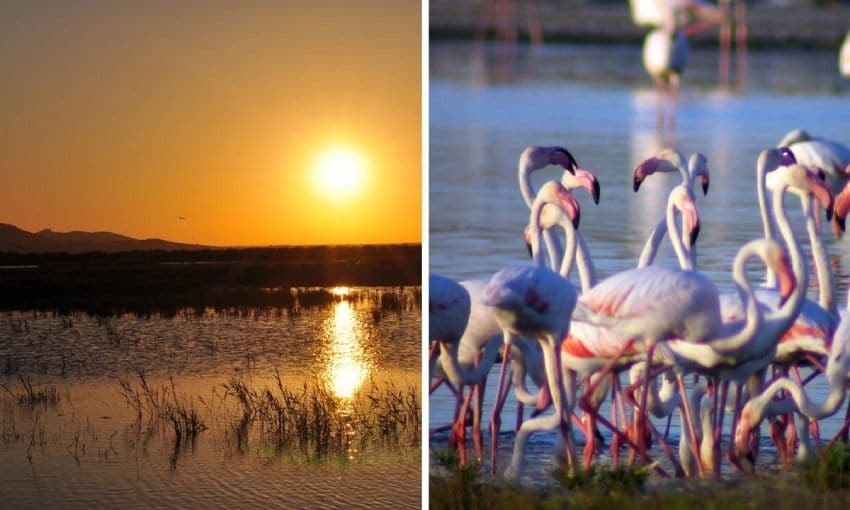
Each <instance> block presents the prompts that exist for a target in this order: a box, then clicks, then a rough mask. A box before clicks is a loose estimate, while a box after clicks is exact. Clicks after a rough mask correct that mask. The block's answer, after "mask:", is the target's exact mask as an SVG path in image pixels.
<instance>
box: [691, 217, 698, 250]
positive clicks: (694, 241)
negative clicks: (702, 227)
mask: <svg viewBox="0 0 850 510" xmlns="http://www.w3.org/2000/svg"><path fill="white" fill-rule="evenodd" d="M698 237H699V222H697V224H696V225H694V228H693V230H691V246H694V245H695V244H697V238H698Z"/></svg>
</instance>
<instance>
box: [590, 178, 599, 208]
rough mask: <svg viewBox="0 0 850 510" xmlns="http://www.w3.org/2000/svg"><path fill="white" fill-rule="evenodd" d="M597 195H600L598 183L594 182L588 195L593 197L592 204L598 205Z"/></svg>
mask: <svg viewBox="0 0 850 510" xmlns="http://www.w3.org/2000/svg"><path fill="white" fill-rule="evenodd" d="M599 193H600V188H599V181H597V180H594V181H593V191H592V192H591V193H590V195H591V196H592V197H593V203H594V204H598V203H599Z"/></svg>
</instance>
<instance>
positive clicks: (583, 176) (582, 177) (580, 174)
mask: <svg viewBox="0 0 850 510" xmlns="http://www.w3.org/2000/svg"><path fill="white" fill-rule="evenodd" d="M575 177H576V180H577V181H578V182H579V183H580V184H581V186H582V187H583V188H584V189H586V190H587V192H588V193H590V197H591V198H593V203H594V204H598V203H599V181H598V180H597V179H596V176H595V175H593V174H592V173H591V172H588V171H587V170H585V169H584V168H576V173H575ZM561 184H563V181H562V183H561Z"/></svg>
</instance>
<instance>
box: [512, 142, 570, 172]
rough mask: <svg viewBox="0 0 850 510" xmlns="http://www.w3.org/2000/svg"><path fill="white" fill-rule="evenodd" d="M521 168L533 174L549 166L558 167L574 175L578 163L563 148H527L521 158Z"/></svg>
mask: <svg viewBox="0 0 850 510" xmlns="http://www.w3.org/2000/svg"><path fill="white" fill-rule="evenodd" d="M519 164H520V168H522V169H524V171H526V172H533V171H534V170H539V169H541V168H543V167H546V166H549V165H557V166H560V167H561V168H563V169H564V170H565V171H567V172H569V173H571V174H574V173H575V169H576V167H578V163H576V160H575V158H573V155H572V154H570V151H568V150H567V149H565V148H563V147H537V146H531V147H526V148H525V150H524V151H522V154H521V155H520V157H519Z"/></svg>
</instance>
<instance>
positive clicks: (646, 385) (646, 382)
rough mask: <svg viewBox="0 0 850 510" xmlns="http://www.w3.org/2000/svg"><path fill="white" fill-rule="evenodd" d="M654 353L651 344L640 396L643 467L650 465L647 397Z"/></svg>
mask: <svg viewBox="0 0 850 510" xmlns="http://www.w3.org/2000/svg"><path fill="white" fill-rule="evenodd" d="M654 352H655V343H649V345H647V347H646V376H645V377H644V380H643V392H642V393H641V394H640V407H639V408H638V422H637V434H638V437H637V440H638V455H639V456H640V463H641V464H643V465H646V464H648V463H649V455H647V453H646V420H647V417H646V397H647V395H648V394H649V375H650V372H651V371H652V354H653V353H654ZM683 384H684V383H683Z"/></svg>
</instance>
